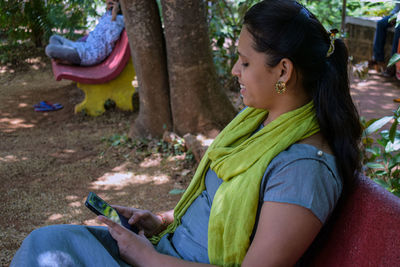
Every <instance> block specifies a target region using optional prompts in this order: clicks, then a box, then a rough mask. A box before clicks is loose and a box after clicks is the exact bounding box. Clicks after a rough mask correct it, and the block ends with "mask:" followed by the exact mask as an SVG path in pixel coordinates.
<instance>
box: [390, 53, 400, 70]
mask: <svg viewBox="0 0 400 267" xmlns="http://www.w3.org/2000/svg"><path fill="white" fill-rule="evenodd" d="M399 60H400V54H398V53H396V54H394V55H393V56H392V57H391V58H390V59H389V63H388V65H387V66H388V67H390V66H392V65H394V64H396V63H397V62H398V61H399Z"/></svg>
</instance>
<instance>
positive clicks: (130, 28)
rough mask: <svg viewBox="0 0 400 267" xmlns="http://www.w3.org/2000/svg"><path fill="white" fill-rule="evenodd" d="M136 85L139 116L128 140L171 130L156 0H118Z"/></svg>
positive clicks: (159, 20) (165, 67) (165, 70)
mask: <svg viewBox="0 0 400 267" xmlns="http://www.w3.org/2000/svg"><path fill="white" fill-rule="evenodd" d="M120 2H121V6H122V12H123V14H124V19H125V28H126V31H127V34H128V39H129V44H130V48H131V55H132V60H133V65H134V67H135V71H136V76H137V79H138V83H139V101H140V102H139V106H140V108H139V115H138V117H137V119H136V120H135V122H134V124H133V125H132V127H131V131H130V134H129V135H130V136H131V137H149V136H152V137H161V136H162V134H163V132H164V131H165V130H170V129H171V128H172V120H171V109H170V103H169V88H168V72H167V63H166V55H165V45H164V44H165V41H164V37H163V33H162V27H161V19H160V15H159V11H158V6H157V3H156V1H155V0H135V1H129V0H121V1H120Z"/></svg>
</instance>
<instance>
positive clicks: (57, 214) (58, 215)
mask: <svg viewBox="0 0 400 267" xmlns="http://www.w3.org/2000/svg"><path fill="white" fill-rule="evenodd" d="M62 217H63V215H62V214H60V213H56V214H52V215H50V216H49V218H47V220H48V221H57V220H59V219H61V218H62Z"/></svg>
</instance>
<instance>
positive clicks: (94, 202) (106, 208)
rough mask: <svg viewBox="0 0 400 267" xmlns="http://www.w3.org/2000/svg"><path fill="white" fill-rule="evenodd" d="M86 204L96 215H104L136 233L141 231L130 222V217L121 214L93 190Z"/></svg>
mask: <svg viewBox="0 0 400 267" xmlns="http://www.w3.org/2000/svg"><path fill="white" fill-rule="evenodd" d="M85 206H86V207H88V208H89V209H90V210H91V211H93V212H94V213H95V214H96V215H103V216H105V217H107V218H109V219H110V220H112V221H113V222H116V223H119V224H121V225H122V226H124V227H126V228H128V229H129V230H131V231H133V232H135V233H138V232H139V229H138V228H137V227H136V226H133V225H130V224H129V223H128V219H127V218H126V217H124V216H122V215H121V214H119V213H118V212H117V211H116V210H115V209H114V208H113V207H111V206H110V205H109V204H108V203H107V202H105V201H104V200H103V199H102V198H100V197H99V196H98V195H96V194H95V193H93V192H90V193H89V195H88V197H87V199H86V202H85Z"/></svg>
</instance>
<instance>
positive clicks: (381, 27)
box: [373, 16, 400, 62]
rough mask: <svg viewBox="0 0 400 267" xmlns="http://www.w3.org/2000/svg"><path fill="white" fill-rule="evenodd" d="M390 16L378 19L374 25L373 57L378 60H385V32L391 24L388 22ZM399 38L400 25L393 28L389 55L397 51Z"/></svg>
mask: <svg viewBox="0 0 400 267" xmlns="http://www.w3.org/2000/svg"><path fill="white" fill-rule="evenodd" d="M389 18H390V16H386V17H384V18H382V19H381V20H379V21H378V23H377V25H376V32H375V38H374V47H373V59H374V60H376V61H378V62H384V61H385V50H384V47H385V42H386V33H387V29H388V28H389V27H390V26H391V25H390V23H389ZM399 38H400V26H398V27H396V28H395V30H394V37H393V44H392V51H391V53H390V56H392V55H393V54H395V53H396V52H397V46H398V43H399Z"/></svg>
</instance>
